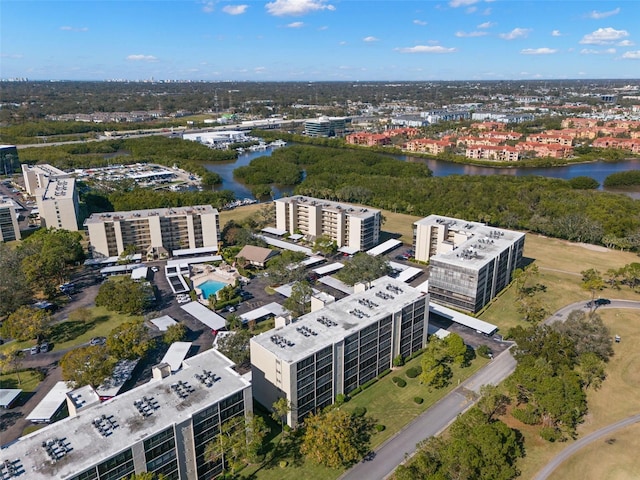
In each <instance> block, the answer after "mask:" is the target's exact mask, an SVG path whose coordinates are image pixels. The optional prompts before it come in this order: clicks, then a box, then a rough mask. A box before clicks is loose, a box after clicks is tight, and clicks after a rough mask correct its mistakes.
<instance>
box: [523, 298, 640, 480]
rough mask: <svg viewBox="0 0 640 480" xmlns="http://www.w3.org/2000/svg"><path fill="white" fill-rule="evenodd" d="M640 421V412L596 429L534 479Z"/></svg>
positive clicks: (537, 479) (559, 456) (541, 478)
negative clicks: (591, 444) (589, 446)
mask: <svg viewBox="0 0 640 480" xmlns="http://www.w3.org/2000/svg"><path fill="white" fill-rule="evenodd" d="M637 303H640V302H637ZM637 422H640V413H639V414H636V415H633V416H632V417H628V418H625V419H624V420H620V421H619V422H616V423H612V424H611V425H607V426H606V427H603V428H601V429H600V430H596V431H595V432H593V433H590V434H589V435H587V436H585V437H583V438H581V439H580V440H578V441H577V442H576V443H574V444H573V445H571V446H569V447H567V448H565V449H564V450H562V451H561V452H560V453H559V454H558V455H556V457H555V458H554V459H553V460H551V461H550V462H549V463H547V465H546V466H545V467H544V468H543V469H542V470H540V471H539V472H538V474H537V475H536V476H535V477H534V479H533V480H546V479H547V478H549V475H551V474H552V473H553V471H554V470H555V469H556V468H558V467H559V466H560V464H561V463H562V462H564V461H565V460H567V459H568V458H569V457H570V456H571V455H573V454H574V453H576V452H577V451H578V450H580V449H581V448H583V447H585V446H587V445H589V444H590V443H593V442H595V441H596V440H598V439H599V438H602V437H604V436H605V435H610V434H612V433H615V432H617V431H618V430H620V429H622V428H625V427H628V426H629V425H633V424H634V423H637Z"/></svg>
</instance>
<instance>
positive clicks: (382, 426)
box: [375, 423, 387, 432]
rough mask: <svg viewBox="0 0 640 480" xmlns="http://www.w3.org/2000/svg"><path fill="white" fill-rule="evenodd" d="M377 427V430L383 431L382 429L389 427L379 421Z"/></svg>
mask: <svg viewBox="0 0 640 480" xmlns="http://www.w3.org/2000/svg"><path fill="white" fill-rule="evenodd" d="M375 428H376V431H377V432H382V431H384V429H385V428H387V427H385V426H384V425H382V424H380V423H378V424H377V425H376V427H375Z"/></svg>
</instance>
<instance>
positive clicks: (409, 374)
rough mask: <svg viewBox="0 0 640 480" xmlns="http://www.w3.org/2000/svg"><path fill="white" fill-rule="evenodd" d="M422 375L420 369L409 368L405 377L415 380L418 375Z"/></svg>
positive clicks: (418, 367)
mask: <svg viewBox="0 0 640 480" xmlns="http://www.w3.org/2000/svg"><path fill="white" fill-rule="evenodd" d="M421 373H422V367H420V366H417V367H411V368H409V369H408V370H407V371H406V373H405V375H406V376H407V377H409V378H416V377H417V376H418V375H420V374H421Z"/></svg>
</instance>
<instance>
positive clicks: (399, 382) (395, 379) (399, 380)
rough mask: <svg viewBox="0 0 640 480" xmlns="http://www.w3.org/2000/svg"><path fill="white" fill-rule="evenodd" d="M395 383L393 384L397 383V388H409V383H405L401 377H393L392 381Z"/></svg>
mask: <svg viewBox="0 0 640 480" xmlns="http://www.w3.org/2000/svg"><path fill="white" fill-rule="evenodd" d="M391 380H392V381H393V383H395V384H396V385H397V386H399V387H400V388H404V387H406V386H407V382H405V381H404V380H403V379H402V378H400V377H393V378H392V379H391Z"/></svg>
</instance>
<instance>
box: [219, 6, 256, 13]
mask: <svg viewBox="0 0 640 480" xmlns="http://www.w3.org/2000/svg"><path fill="white" fill-rule="evenodd" d="M247 8H249V5H225V6H224V7H222V11H223V12H224V13H228V14H229V15H242V14H243V13H245V12H246V11H247Z"/></svg>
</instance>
